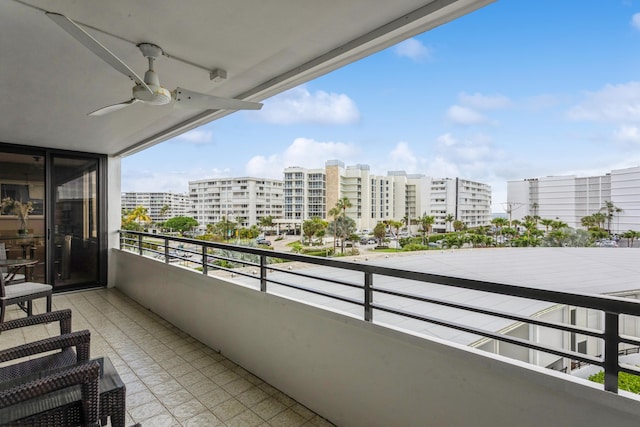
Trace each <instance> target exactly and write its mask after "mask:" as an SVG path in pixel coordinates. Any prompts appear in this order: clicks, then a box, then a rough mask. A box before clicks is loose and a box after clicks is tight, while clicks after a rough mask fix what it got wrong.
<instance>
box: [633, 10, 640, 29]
mask: <svg viewBox="0 0 640 427" xmlns="http://www.w3.org/2000/svg"><path fill="white" fill-rule="evenodd" d="M631 26H632V27H633V28H635V29H636V30H640V13H634V14H633V16H632V17H631Z"/></svg>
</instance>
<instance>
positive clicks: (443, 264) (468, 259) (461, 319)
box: [240, 248, 640, 345]
mask: <svg viewBox="0 0 640 427" xmlns="http://www.w3.org/2000/svg"><path fill="white" fill-rule="evenodd" d="M365 257H366V254H363V255H361V256H359V257H357V259H358V261H355V260H354V262H358V263H367V264H375V265H380V266H385V267H392V268H398V269H403V270H410V271H418V272H426V273H433V274H439V275H446V276H455V277H462V278H469V279H475V280H483V281H488V282H495V283H504V284H509V285H519V286H526V287H532V288H539V289H548V290H557V291H565V292H576V293H582V294H584V293H587V294H619V293H625V292H633V291H637V290H638V289H639V287H640V283H639V279H640V262H638V261H640V251H639V250H637V249H634V248H488V249H462V250H442V251H434V250H431V251H426V252H420V253H416V254H405V253H402V254H401V255H399V256H394V255H393V254H391V255H389V257H388V258H384V257H377V258H375V259H369V260H367V261H365ZM304 272H305V273H307V274H311V275H314V276H317V277H322V278H326V279H332V278H333V279H339V280H344V281H349V282H353V283H357V284H362V283H363V275H362V273H361V272H357V271H348V270H339V269H335V268H330V267H310V268H305V269H304ZM269 278H270V279H272V280H282V281H284V282H287V283H296V284H297V285H301V286H308V287H313V288H316V289H321V290H323V291H325V292H330V293H335V294H339V295H342V296H346V297H351V298H355V299H358V300H360V301H362V300H363V296H362V291H360V290H358V289H352V288H349V287H345V286H342V285H338V284H332V283H327V282H320V281H318V280H317V279H311V278H305V277H296V278H294V277H293V276H291V275H288V274H284V273H270V274H269ZM240 281H242V282H244V283H247V284H249V283H251V284H252V285H254V284H255V281H251V280H250V279H245V278H243V279H241V280H240ZM373 285H374V287H380V288H387V289H395V290H402V291H404V292H406V293H411V294H416V295H428V296H431V297H436V298H440V299H444V300H450V301H455V302H460V303H465V304H470V305H474V306H479V307H485V308H490V309H494V310H499V311H506V312H510V313H516V314H520V315H526V316H530V315H534V314H536V313H538V312H540V311H542V310H546V309H548V308H549V307H551V306H553V304H550V303H548V302H544V301H534V300H528V299H522V298H516V297H510V296H504V295H496V294H489V293H483V292H478V291H472V290H466V289H460V288H455V287H447V286H440V285H433V284H428V283H422V282H415V281H408V280H404V279H399V278H396V277H387V276H379V275H374V278H373ZM268 289H269V292H271V293H274V294H279V295H282V296H286V297H289V298H294V299H297V300H301V301H304V302H307V303H311V304H314V305H319V306H323V307H326V308H329V309H332V310H336V311H339V312H344V313H347V314H351V315H354V316H356V317H359V318H363V308H362V307H359V306H356V305H353V304H348V303H345V302H341V301H337V300H334V299H330V298H325V297H322V296H319V295H314V294H311V293H308V292H303V291H298V290H295V289H290V288H286V287H283V286H278V285H274V284H268ZM374 298H375V299H374V301H375V302H376V303H378V304H382V305H387V306H393V307H395V308H401V309H402V310H406V311H409V312H414V313H418V314H422V315H427V316H433V317H436V318H438V319H442V320H446V321H447V322H455V323H460V324H465V325H472V326H474V327H477V328H481V329H485V330H489V331H499V330H501V329H503V328H506V327H508V326H509V325H511V324H513V321H511V320H507V319H501V318H494V317H491V316H486V315H482V314H477V313H471V312H467V311H462V310H457V309H452V308H448V307H443V306H434V305H429V304H425V303H421V302H418V301H413V300H409V299H402V298H398V297H393V296H388V295H381V294H376V296H375V297H374ZM373 318H374V322H375V323H380V324H385V325H389V326H392V327H396V328H402V329H407V330H410V331H413V332H418V333H422V334H427V335H431V336H437V337H439V338H443V339H446V340H450V341H454V342H458V343H461V344H465V345H469V344H471V343H473V342H475V341H476V340H478V339H479V338H480V337H479V336H477V335H474V334H469V333H464V332H460V331H457V330H454V329H450V328H446V327H442V326H436V325H433V324H430V323H427V322H423V321H419V320H415V319H410V318H405V317H400V316H396V315H392V314H388V313H385V312H380V311H374V315H373Z"/></svg>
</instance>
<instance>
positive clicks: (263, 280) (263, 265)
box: [260, 255, 267, 292]
mask: <svg viewBox="0 0 640 427" xmlns="http://www.w3.org/2000/svg"><path fill="white" fill-rule="evenodd" d="M260 292H267V256H266V255H260Z"/></svg>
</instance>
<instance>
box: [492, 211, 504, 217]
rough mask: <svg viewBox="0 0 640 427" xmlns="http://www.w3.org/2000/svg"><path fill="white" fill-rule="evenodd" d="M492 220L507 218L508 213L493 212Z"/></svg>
mask: <svg viewBox="0 0 640 427" xmlns="http://www.w3.org/2000/svg"><path fill="white" fill-rule="evenodd" d="M491 218H507V213H506V212H491Z"/></svg>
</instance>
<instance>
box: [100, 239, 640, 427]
mask: <svg viewBox="0 0 640 427" xmlns="http://www.w3.org/2000/svg"><path fill="white" fill-rule="evenodd" d="M172 240H173V239H172ZM175 240H176V242H178V241H180V239H175ZM135 241H136V239H133V240H132V241H131V242H135ZM185 242H187V241H186V240H185ZM170 244H171V242H169V245H170ZM136 245H137V243H133V246H132V247H131V248H133V249H134V250H135V252H130V251H128V250H114V251H113V253H112V255H113V257H112V266H113V267H114V271H115V278H114V279H115V280H114V283H115V286H116V290H106V291H101V292H105V295H109V297H110V298H112V297H111V296H110V295H117V296H118V298H124V297H122V296H121V295H120V294H119V293H118V291H119V292H122V293H123V294H125V295H127V296H129V297H130V298H132V299H133V300H134V301H136V302H137V304H140V305H141V306H143V307H144V308H147V309H149V310H150V311H151V312H153V313H156V314H157V315H158V316H160V318H158V322H168V323H169V324H171V325H174V326H175V327H176V328H178V329H179V331H181V332H177V331H178V330H176V333H179V334H181V333H184V334H187V335H188V336H190V337H193V340H194V342H199V343H202V345H203V346H205V347H204V348H200V351H202V352H204V353H206V354H208V355H210V356H211V357H218V356H217V354H218V353H219V354H221V355H224V356H226V357H227V358H228V359H229V360H230V361H232V362H233V363H234V364H237V365H238V366H240V367H241V369H242V371H241V372H245V371H246V372H248V373H250V374H247V375H251V376H250V378H254V377H256V378H260V380H261V381H264V382H266V383H268V384H269V385H270V386H271V387H274V388H276V389H278V390H280V391H281V392H282V393H284V394H285V395H287V396H289V397H290V398H291V399H295V400H296V401H297V402H298V404H299V405H302V406H303V407H305V408H307V409H308V410H310V411H313V412H314V413H315V414H317V415H319V416H320V417H322V418H325V419H327V420H328V421H329V422H332V423H334V424H336V425H341V426H342V425H344V426H350V425H355V426H359V425H362V426H365V425H366V426H378V425H379V426H389V425H425V424H426V425H428V424H429V423H432V424H434V425H472V424H475V425H521V426H522V425H525V426H528V425H530V426H539V425H594V424H602V423H607V424H609V425H616V426H618V425H635V423H637V419H638V418H637V417H638V416H639V415H640V405H639V403H640V402H638V399H637V398H636V397H635V396H632V395H629V394H628V393H625V392H619V393H618V392H617V380H616V382H615V384H612V382H611V380H610V379H609V380H607V382H608V385H607V386H606V387H607V389H608V390H610V391H605V390H603V387H602V386H601V385H597V384H595V383H591V382H589V381H586V380H582V379H579V378H575V377H573V376H571V375H568V374H566V373H562V372H558V371H554V370H552V369H548V368H544V367H542V366H536V365H535V364H531V363H525V362H523V361H521V360H517V359H518V357H522V355H523V354H524V355H525V357H526V355H528V354H535V357H534V359H539V360H545V357H546V358H549V357H551V359H550V360H552V359H553V360H556V359H557V360H561V361H563V363H566V364H567V365H569V366H573V364H574V362H576V361H578V362H586V363H590V364H595V365H600V366H603V367H605V369H607V370H608V372H609V374H611V373H612V372H613V371H615V372H616V375H617V372H618V370H621V371H634V369H633V368H630V367H627V366H624V365H620V364H618V362H617V350H618V347H619V346H622V345H631V344H639V343H640V341H638V340H637V339H636V338H629V337H626V336H623V335H622V334H623V332H626V326H624V325H622V326H620V328H621V329H620V334H618V333H617V330H614V331H613V332H612V331H611V330H608V328H609V327H611V325H613V323H612V321H611V316H612V313H610V312H609V311H607V310H612V311H613V312H619V309H620V308H621V307H624V310H623V311H624V312H625V313H628V314H625V315H620V316H621V317H623V316H624V317H627V315H633V316H637V315H638V314H639V313H640V308H639V307H640V304H638V303H637V301H634V300H628V299H622V298H614V297H606V296H601V297H599V296H582V295H579V294H571V293H564V292H555V291H549V290H545V289H535V288H530V287H520V286H510V285H500V284H496V283H488V282H477V281H475V280H467V279H461V278H454V277H447V276H439V275H438V274H437V272H436V274H426V275H425V274H424V273H418V272H412V271H410V270H404V269H397V268H389V267H388V265H390V264H388V263H389V262H391V261H392V260H389V261H387V264H386V265H387V267H385V266H383V265H382V264H380V263H378V264H376V265H374V264H371V265H369V264H366V263H363V262H362V260H360V261H359V262H358V261H356V260H352V261H351V262H341V261H336V260H326V259H319V258H310V257H305V256H300V255H294V254H290V253H286V254H285V253H277V255H278V256H279V257H282V258H288V259H289V260H290V261H292V263H290V264H269V263H268V259H271V257H274V255H276V254H275V253H274V252H272V251H262V250H259V249H253V248H243V249H237V247H236V248H234V249H233V251H236V250H238V251H241V252H243V253H244V254H245V255H243V256H242V257H240V258H227V259H228V260H232V261H233V262H241V261H239V259H243V260H244V261H242V262H244V263H245V265H246V267H236V268H222V267H217V266H214V265H213V264H208V267H207V268H205V269H204V270H202V271H195V270H194V269H193V268H192V267H193V265H191V263H194V264H198V263H199V264H200V265H201V266H202V264H201V262H200V261H198V255H197V254H201V253H203V252H202V248H201V247H198V248H195V247H194V249H193V253H194V257H195V258H196V259H195V260H194V258H191V259H190V260H188V261H187V260H182V261H181V260H177V261H175V260H174V261H171V260H166V259H164V258H163V257H162V254H163V251H164V250H165V249H164V248H163V247H157V248H156V249H149V247H148V246H144V247H143V246H136ZM205 245H209V244H205ZM210 245H211V248H215V247H225V248H229V247H228V246H226V245H220V244H210ZM167 247H168V246H167ZM478 252H481V251H476V252H474V253H478ZM141 254H142V256H141ZM154 254H155V255H158V254H159V255H160V261H163V260H164V261H165V262H158V259H154ZM213 256H214V258H215V257H217V256H220V255H213ZM222 256H225V257H228V256H229V255H222ZM249 256H254V257H257V259H258V261H257V262H256V261H255V260H254V261H250V260H249V259H250V258H247V257H249ZM404 259H406V257H403V258H398V259H397V260H396V261H395V265H399V266H402V265H403V262H404V261H403V260H404ZM247 260H249V261H247ZM230 262H231V261H230ZM423 262H424V261H423ZM309 263H310V265H311V266H309V265H307V266H306V267H305V266H303V264H309ZM468 264H469V268H473V265H475V264H473V263H468ZM282 265H288V266H287V267H282ZM391 265H392V264H391ZM313 268H322V270H318V271H317V270H314V269H313ZM447 268H449V269H450V268H451V266H449V265H448V266H447ZM319 271H320V272H319ZM363 272H364V273H365V274H364V277H365V279H364V282H362V280H363V279H362V277H363V276H362V273H363ZM203 273H206V274H203ZM285 277H289V278H288V279H285ZM398 279H403V283H404V284H403V285H401V286H400V287H399V288H395V287H392V286H391V285H390V283H391V282H390V281H391V280H398ZM434 283H440V284H442V285H444V284H445V283H446V285H444V287H441V286H439V285H438V286H435V288H434V285H433V284H434ZM425 286H426V288H425ZM449 288H450V289H452V291H451V293H450V295H458V294H460V293H461V292H473V293H474V298H475V300H477V301H478V302H479V306H473V305H469V304H466V303H462V302H461V301H460V300H456V298H457V297H455V296H454V297H453V301H451V300H447V299H446V298H444V296H443V295H445V294H446V295H449V294H448V293H447V292H444V291H443V289H449ZM464 289H466V291H465V290H464ZM480 289H482V292H485V291H486V292H489V295H494V294H495V295H494V297H495V296H496V295H497V296H498V297H499V298H498V300H497V301H496V300H492V299H491V297H487V296H484V297H480V296H478V295H476V294H475V293H476V292H479V290H480ZM427 290H428V292H427ZM472 290H473V291H472ZM541 297H542V299H544V300H551V301H555V298H561V299H562V298H564V297H567V298H569V299H570V300H571V303H570V304H567V305H566V306H567V307H575V306H581V305H584V307H583V308H584V309H585V310H593V307H595V306H598V307H600V308H601V309H603V313H604V314H603V318H604V319H606V321H605V323H606V325H604V324H602V325H600V326H601V327H602V331H600V332H598V331H595V329H598V327H596V325H594V324H593V323H590V324H589V327H588V328H587V327H581V326H578V325H572V324H564V323H561V322H556V321H550V322H547V321H546V320H545V319H544V318H539V317H538V316H537V315H533V314H526V315H525V314H522V313H520V314H517V313H516V314H514V313H511V314H505V312H503V311H499V310H498V309H497V307H509V306H510V305H512V304H513V303H512V302H511V301H512V300H514V299H515V300H517V301H524V300H526V301H531V300H532V299H533V300H535V301H533V302H530V303H528V304H525V306H527V307H530V306H533V307H535V310H534V311H533V312H532V313H542V312H545V311H546V310H551V308H550V307H557V306H558V304H556V303H557V302H558V301H555V303H551V304H549V303H541V302H540V301H539V300H538V299H537V298H541ZM574 298H575V299H574ZM523 299H524V300H523ZM169 301H170V303H168V302H169ZM480 301H483V302H480ZM130 304H135V303H130ZM418 306H422V307H423V309H419V308H417V307H418ZM424 307H429V309H428V310H424ZM452 308H453V309H455V310H454V311H456V312H457V311H458V310H462V311H463V312H464V313H467V314H460V315H455V316H452V315H451V309H452ZM557 313H563V311H562V310H561V311H559V312H557ZM478 314H480V317H478ZM485 315H488V316H490V317H492V316H497V317H499V318H502V320H499V321H496V320H495V319H493V320H490V321H488V320H487V319H486V318H485ZM591 317H593V315H590V317H589V318H591ZM613 317H614V318H615V319H616V320H617V319H618V316H617V315H614V316H613ZM394 319H395V320H394ZM496 322H497V323H496ZM525 323H527V324H529V326H527V327H524V328H520V327H519V325H521V324H525ZM538 327H539V328H540V330H542V329H544V328H547V327H551V328H555V327H560V329H561V332H560V335H559V336H560V337H562V336H565V335H566V336H568V335H571V334H578V336H582V335H580V334H586V335H585V336H588V339H589V340H591V339H595V340H597V341H598V342H599V343H597V344H594V347H593V349H595V350H594V351H596V352H600V355H599V356H594V355H591V354H583V353H579V352H576V351H571V350H570V349H567V348H564V346H563V345H560V347H558V348H556V347H554V346H553V344H556V343H555V342H553V343H552V342H550V341H554V340H550V341H549V342H547V341H545V340H544V339H541V340H536V339H533V340H529V339H523V336H524V335H522V332H523V331H531V332H532V333H531V336H532V337H538V336H542V335H544V334H541V332H540V331H538V330H537V329H536V328H538ZM483 328H484V329H483ZM446 330H453V333H451V332H448V333H447V332H445V331H446ZM487 331H489V332H488V333H486V332H487ZM491 331H494V332H491ZM510 331H511V332H510ZM482 335H484V338H483V337H482ZM525 335H526V334H525ZM613 336H615V338H612V337H613ZM527 338H528V337H527ZM561 341H562V340H561ZM489 343H490V344H491V345H489ZM612 343H613V344H612ZM471 344H473V345H471ZM196 345H198V346H199V345H200V344H196ZM491 346H493V347H496V346H500V347H501V348H502V349H503V354H492V353H490V352H487V351H483V350H480V348H485V349H486V348H488V347H491ZM206 348H209V349H211V350H207V349H206ZM173 351H174V352H176V350H175V349H174V350H173ZM612 354H613V355H612ZM514 355H515V356H514ZM602 355H604V356H602ZM507 356H509V357H507ZM516 356H517V357H516ZM514 357H515V358H514ZM218 363H219V362H218ZM225 363H231V362H225ZM545 366H546V364H545ZM238 369H240V368H238ZM609 374H608V375H609ZM169 375H171V373H169ZM241 403H242V402H241ZM294 405H295V404H294ZM196 406H197V405H196ZM541 408H544V409H543V410H542V409H541ZM247 409H250V408H247ZM313 417H315V415H313ZM319 419H320V418H316V420H319ZM305 422H308V421H305ZM310 425H313V424H310Z"/></svg>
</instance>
